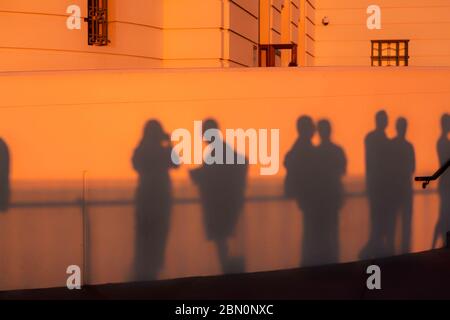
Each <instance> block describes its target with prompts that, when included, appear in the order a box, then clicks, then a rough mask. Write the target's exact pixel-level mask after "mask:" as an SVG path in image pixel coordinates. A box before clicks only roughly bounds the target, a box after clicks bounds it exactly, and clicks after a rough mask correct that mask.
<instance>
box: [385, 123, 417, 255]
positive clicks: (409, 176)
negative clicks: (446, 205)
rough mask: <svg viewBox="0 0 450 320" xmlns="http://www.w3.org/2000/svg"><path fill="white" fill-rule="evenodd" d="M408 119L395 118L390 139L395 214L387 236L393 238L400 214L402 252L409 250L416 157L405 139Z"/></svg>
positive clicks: (412, 148)
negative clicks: (395, 132)
mask: <svg viewBox="0 0 450 320" xmlns="http://www.w3.org/2000/svg"><path fill="white" fill-rule="evenodd" d="M407 129H408V121H407V120H406V119H405V118H402V117H401V118H399V119H397V123H396V130H397V136H396V137H395V138H394V139H392V157H391V161H392V166H393V174H394V176H393V177H392V182H391V183H392V184H393V187H392V189H393V199H394V201H395V214H396V215H394V216H393V217H392V220H393V221H391V226H390V229H389V232H390V233H392V235H391V236H390V237H389V238H391V239H392V241H393V239H394V234H395V222H396V217H397V215H399V216H400V222H401V227H402V242H401V250H402V253H408V252H410V250H411V227H412V215H413V175H414V171H415V170H416V157H415V152H414V146H413V145H412V144H411V143H410V142H408V140H406V132H407Z"/></svg>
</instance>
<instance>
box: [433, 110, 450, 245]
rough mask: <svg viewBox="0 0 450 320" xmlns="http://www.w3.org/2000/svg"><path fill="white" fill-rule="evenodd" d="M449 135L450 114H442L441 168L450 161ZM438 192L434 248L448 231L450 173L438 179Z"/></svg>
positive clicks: (439, 150) (438, 147) (439, 144)
mask: <svg viewBox="0 0 450 320" xmlns="http://www.w3.org/2000/svg"><path fill="white" fill-rule="evenodd" d="M449 133H450V114H448V113H447V114H444V115H442V118H441V136H440V137H439V140H438V142H437V152H438V157H439V164H440V166H443V165H444V164H445V163H446V162H447V161H448V160H449V159H450V140H449V138H448V135H449ZM438 183H439V184H438V190H439V199H440V206H439V219H438V222H437V224H436V227H435V230H434V235H433V243H432V247H433V248H435V247H436V243H437V240H438V238H439V237H442V239H443V240H444V241H445V236H446V233H447V232H448V231H450V172H449V171H448V170H447V171H446V172H444V174H443V175H442V176H441V177H440V179H439V182H438Z"/></svg>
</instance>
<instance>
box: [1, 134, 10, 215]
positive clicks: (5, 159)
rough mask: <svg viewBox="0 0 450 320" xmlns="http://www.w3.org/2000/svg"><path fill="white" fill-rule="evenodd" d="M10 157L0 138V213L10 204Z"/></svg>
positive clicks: (6, 146) (4, 143)
mask: <svg viewBox="0 0 450 320" xmlns="http://www.w3.org/2000/svg"><path fill="white" fill-rule="evenodd" d="M9 170H10V155H9V148H8V145H7V144H6V142H5V141H4V140H3V139H1V138H0V212H5V211H7V210H8V208H9V202H10V183H9Z"/></svg>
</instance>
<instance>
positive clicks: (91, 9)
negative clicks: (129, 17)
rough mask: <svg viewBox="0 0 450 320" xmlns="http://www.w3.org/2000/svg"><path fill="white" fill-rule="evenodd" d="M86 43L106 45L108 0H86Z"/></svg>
mask: <svg viewBox="0 0 450 320" xmlns="http://www.w3.org/2000/svg"><path fill="white" fill-rule="evenodd" d="M86 21H87V22H88V44H89V45H90V46H107V45H108V42H109V41H108V0H88V17H87V19H86Z"/></svg>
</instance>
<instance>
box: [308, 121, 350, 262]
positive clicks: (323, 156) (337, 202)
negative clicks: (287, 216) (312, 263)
mask: <svg viewBox="0 0 450 320" xmlns="http://www.w3.org/2000/svg"><path fill="white" fill-rule="evenodd" d="M317 130H318V133H319V136H320V144H319V145H318V146H317V148H316V150H317V151H316V152H317V154H316V166H317V169H318V170H317V173H316V178H315V182H314V183H315V184H317V194H316V195H315V202H316V205H315V213H314V215H315V216H316V219H315V221H316V222H317V225H315V226H313V229H314V230H315V233H316V241H315V250H316V252H317V254H318V255H319V258H320V260H321V261H320V263H337V262H339V211H340V209H341V208H342V206H343V203H344V187H343V184H342V177H343V176H344V175H345V173H346V171H347V158H346V156H345V152H344V150H343V149H342V148H341V147H340V146H338V145H336V144H334V143H333V141H332V140H331V131H332V129H331V123H330V122H329V121H328V120H320V121H319V122H318V123H317Z"/></svg>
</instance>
